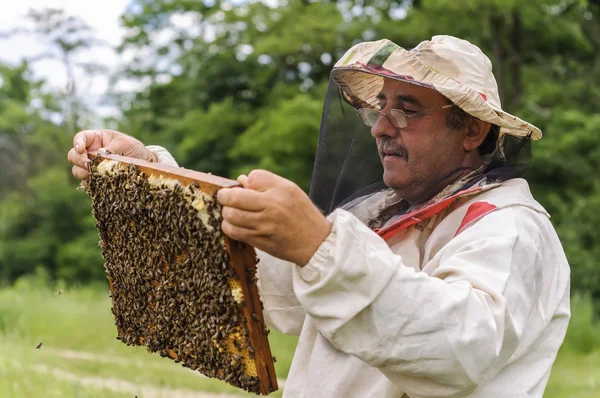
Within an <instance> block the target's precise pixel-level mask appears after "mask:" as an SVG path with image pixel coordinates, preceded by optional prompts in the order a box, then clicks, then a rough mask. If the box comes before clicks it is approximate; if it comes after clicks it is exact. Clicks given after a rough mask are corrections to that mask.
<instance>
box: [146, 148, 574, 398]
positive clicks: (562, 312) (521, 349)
mask: <svg viewBox="0 0 600 398" xmlns="http://www.w3.org/2000/svg"><path fill="white" fill-rule="evenodd" d="M153 149H154V150H155V152H158V153H157V154H158V155H159V160H160V161H161V162H164V163H174V160H172V158H171V157H170V156H167V155H168V154H167V153H166V152H160V150H161V149H160V148H158V149H156V148H153ZM487 188H491V187H487ZM392 200H394V194H393V193H392V192H391V191H384V192H380V193H378V194H375V195H373V196H371V197H370V198H369V199H367V200H365V201H363V202H362V203H360V204H359V205H358V206H356V207H354V208H352V212H353V213H354V215H353V214H351V213H349V212H347V211H344V210H336V211H335V212H333V213H332V214H331V215H330V216H329V219H330V220H331V221H332V222H333V229H332V232H331V234H330V235H329V237H328V238H327V239H326V240H325V242H323V244H322V245H321V246H320V247H319V249H318V250H317V252H316V253H315V254H314V256H313V257H312V259H311V260H310V262H309V263H308V264H307V265H306V266H304V267H302V268H300V267H298V266H296V265H294V264H292V263H289V262H286V261H282V260H279V259H276V258H274V257H272V256H270V255H268V254H266V253H263V252H259V257H260V260H261V261H260V262H259V287H260V291H261V297H262V300H263V302H264V305H265V318H266V320H267V322H268V323H269V324H270V326H271V327H273V328H275V329H277V330H278V331H280V332H282V333H288V334H299V335H300V338H299V342H298V347H297V349H296V353H295V356H294V361H293V363H292V368H291V370H290V373H289V376H288V379H287V383H286V386H285V390H284V397H286V398H287V397H289V398H294V397H306V398H315V397H327V398H331V397H344V398H346V397H397V398H400V397H406V396H408V397H410V398H425V397H472V398H500V397H502V398H505V397H506V398H509V397H510V398H524V397H531V398H538V397H542V396H543V392H544V388H545V386H546V383H547V381H548V377H549V375H550V371H551V368H552V364H553V362H554V360H555V358H556V354H557V351H558V349H559V347H560V345H561V344H562V341H563V339H564V336H565V333H566V330H567V324H568V320H569V317H570V310H569V265H568V263H567V259H566V258H565V255H564V252H563V249H562V246H561V243H560V241H559V239H558V237H557V235H556V232H555V230H554V228H553V227H552V224H551V223H550V221H549V219H548V217H549V216H548V214H547V213H546V211H545V210H544V209H543V208H542V206H541V205H540V204H538V203H537V202H536V201H535V200H534V199H533V197H532V196H531V193H530V191H529V187H528V184H527V182H526V181H525V180H522V179H514V180H509V181H508V182H505V183H503V184H502V185H500V186H498V187H495V188H493V189H488V190H486V191H480V190H479V189H475V190H474V192H471V195H469V196H463V197H461V198H459V199H457V200H456V201H454V200H447V201H446V202H448V203H445V204H443V203H442V205H443V206H440V203H438V204H436V205H434V207H435V206H437V207H435V209H434V210H435V211H434V212H433V213H436V214H433V215H432V214H431V213H432V211H430V210H431V209H432V207H430V208H429V210H427V209H425V211H420V212H417V213H415V214H413V213H411V214H409V215H407V216H404V217H403V218H401V219H400V220H395V224H393V225H395V226H396V228H393V225H392V226H391V227H388V231H387V233H384V232H386V231H381V235H383V236H386V237H387V241H386V240H384V239H382V238H381V237H380V236H379V235H378V234H377V233H375V232H374V231H372V230H370V229H369V228H368V227H367V226H366V225H365V223H366V222H367V221H368V220H369V219H370V218H372V217H374V216H376V215H377V214H378V213H379V212H380V211H381V210H382V209H384V208H386V207H387V206H388V205H389V204H390V203H391V202H390V201H392ZM446 205H447V206H446ZM440 209H441V210H440ZM427 213H429V214H427ZM392 223H393V222H392ZM390 228H392V229H391V230H390ZM405 394H406V395H405Z"/></svg>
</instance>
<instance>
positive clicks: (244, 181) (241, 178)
mask: <svg viewBox="0 0 600 398" xmlns="http://www.w3.org/2000/svg"><path fill="white" fill-rule="evenodd" d="M237 182H239V183H240V184H242V187H244V188H248V176H247V175H246V174H241V175H240V176H239V177H238V178H237Z"/></svg>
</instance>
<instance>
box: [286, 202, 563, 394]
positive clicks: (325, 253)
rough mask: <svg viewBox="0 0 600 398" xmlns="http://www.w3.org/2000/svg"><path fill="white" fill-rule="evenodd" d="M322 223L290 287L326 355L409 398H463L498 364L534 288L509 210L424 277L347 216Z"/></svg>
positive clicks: (470, 234) (526, 250) (464, 237)
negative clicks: (325, 231) (327, 347)
mask: <svg viewBox="0 0 600 398" xmlns="http://www.w3.org/2000/svg"><path fill="white" fill-rule="evenodd" d="M330 220H332V221H333V229H332V232H331V234H330V235H329V236H328V238H327V239H326V240H325V241H324V242H323V244H321V246H320V247H319V249H318V250H317V252H316V253H315V254H314V256H313V258H311V260H310V262H309V263H308V264H307V265H306V266H304V267H302V268H300V267H294V271H293V274H294V275H293V276H294V281H293V284H294V290H295V293H296V296H297V298H298V300H299V302H300V303H301V305H302V306H303V308H304V309H305V310H306V312H307V314H308V315H309V316H310V317H311V319H312V320H313V321H314V323H315V326H316V328H317V329H318V331H319V332H320V334H321V335H322V336H324V337H325V338H326V339H327V340H328V341H329V342H330V343H331V344H332V345H333V346H334V347H336V348H337V349H339V350H341V351H343V352H345V353H347V354H350V355H353V356H355V357H357V358H359V359H361V360H362V361H363V362H365V363H367V364H369V365H371V366H374V367H377V368H379V369H380V371H381V372H382V373H383V374H385V375H386V376H387V377H388V378H389V379H390V380H391V381H392V382H393V383H395V384H397V385H398V386H401V387H402V388H403V389H404V391H406V393H407V394H408V395H409V396H411V397H433V396H435V397H452V396H465V395H467V394H469V393H470V392H472V391H474V390H475V389H476V388H477V386H478V385H479V384H481V383H483V382H485V381H487V380H489V379H490V378H491V377H493V376H494V374H495V373H497V372H498V371H499V369H501V368H502V367H503V366H505V365H506V363H507V361H508V360H509V358H510V356H511V355H512V354H513V353H514V352H515V349H516V347H517V345H518V343H519V340H520V337H521V336H522V334H523V330H524V327H525V324H526V323H527V319H528V316H529V314H530V312H531V311H535V308H536V306H537V305H538V303H537V299H538V295H540V294H541V292H540V291H541V290H542V289H541V287H540V285H539V280H538V281H536V278H540V275H539V274H540V271H539V270H536V269H535V268H534V266H535V265H536V256H538V255H539V248H538V246H539V245H538V242H536V239H537V238H536V236H535V235H536V234H535V233H531V234H527V233H524V232H523V231H522V230H519V226H518V222H517V219H516V217H515V215H514V214H513V210H512V209H511V208H507V209H502V210H497V211H495V212H493V213H490V214H488V215H486V216H485V217H483V218H482V219H481V220H479V221H478V222H477V223H475V224H474V225H472V226H471V227H469V228H467V229H465V230H464V231H463V232H461V233H460V234H459V235H458V236H456V237H455V238H454V239H452V240H451V241H450V242H449V243H448V244H447V245H446V247H444V249H443V252H441V253H438V254H439V255H440V257H441V258H440V259H439V267H438V268H437V270H436V271H435V273H434V274H433V275H432V276H429V275H427V274H426V273H424V272H416V271H415V270H414V269H413V268H412V267H408V266H406V265H405V264H403V262H402V258H401V257H400V256H399V255H397V254H394V253H393V252H392V250H391V249H390V248H389V246H388V245H387V244H386V242H385V241H384V240H383V239H381V238H380V237H379V236H378V235H377V234H375V233H374V232H372V231H371V230H370V229H368V228H367V227H366V226H365V225H363V224H362V223H361V222H360V221H359V220H358V219H356V218H355V217H354V216H352V215H351V214H350V213H348V212H345V211H343V210H336V211H335V212H334V213H333V214H332V215H331V216H330ZM438 228H439V227H438ZM530 232H531V231H530ZM529 235H531V236H529ZM538 238H539V236H538ZM548 265H549V266H550V265H551V264H548ZM542 329H543V327H540V333H541V330H542Z"/></svg>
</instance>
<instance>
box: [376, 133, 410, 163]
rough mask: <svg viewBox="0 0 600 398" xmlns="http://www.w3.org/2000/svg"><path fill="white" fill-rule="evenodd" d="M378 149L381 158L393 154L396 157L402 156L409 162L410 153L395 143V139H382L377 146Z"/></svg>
mask: <svg viewBox="0 0 600 398" xmlns="http://www.w3.org/2000/svg"><path fill="white" fill-rule="evenodd" d="M377 149H378V151H379V155H380V156H382V157H383V156H384V154H392V155H396V156H400V157H401V158H404V160H407V161H408V151H407V150H406V148H404V147H403V146H401V145H398V143H396V142H395V141H394V139H392V138H390V137H382V138H381V141H380V142H379V145H377Z"/></svg>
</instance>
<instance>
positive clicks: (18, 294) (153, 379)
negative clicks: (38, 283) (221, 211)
mask: <svg viewBox="0 0 600 398" xmlns="http://www.w3.org/2000/svg"><path fill="white" fill-rule="evenodd" d="M269 340H270V343H271V350H272V353H273V355H275V356H276V357H277V362H276V363H275V370H276V373H277V375H278V377H279V378H285V377H286V376H287V373H288V371H289V367H290V365H291V361H292V357H293V353H294V349H295V346H296V341H297V338H296V337H293V336H283V335H281V334H279V333H277V332H275V331H272V332H271V334H270V336H269ZM39 342H43V345H42V348H41V349H39V350H36V349H35V346H36V345H37V344H38V343H39ZM64 350H71V351H78V352H85V353H95V354H97V355H100V356H101V358H100V359H101V360H93V359H73V358H68V359H67V358H64V357H63V356H62V355H61V352H63V351H64ZM0 352H3V353H4V354H5V356H6V357H8V358H18V361H19V365H20V366H22V368H24V369H27V368H31V367H32V366H33V365H32V364H34V363H35V364H38V365H39V364H42V365H45V366H47V367H49V368H50V369H59V370H62V371H65V372H69V373H73V374H77V375H78V376H81V377H102V378H118V379H120V380H126V381H129V382H132V383H135V384H140V385H154V386H157V387H168V388H176V389H187V390H194V391H206V392H225V393H229V394H239V395H240V396H247V395H248V394H246V393H245V392H243V391H241V390H239V389H237V388H234V387H232V386H230V385H228V384H226V383H224V382H221V381H219V380H216V379H210V378H206V377H202V376H201V375H200V374H199V373H196V372H192V371H190V370H189V369H185V368H183V367H182V366H181V365H179V364H176V363H174V362H173V361H171V360H169V359H165V358H161V357H160V356H158V355H157V354H150V353H149V352H147V351H146V349H145V348H143V347H128V346H126V345H124V344H123V343H121V342H119V341H118V340H116V328H115V326H114V319H113V316H112V314H111V312H110V299H109V298H108V293H107V292H103V291H98V290H97V289H96V290H95V289H78V290H74V291H69V290H65V291H64V292H63V293H62V294H60V295H57V294H56V293H55V292H54V291H50V290H47V289H39V288H37V289H30V288H26V287H24V288H21V289H0ZM111 359H114V360H111ZM1 363H2V362H0V364H1ZM0 366H1V365H0ZM13 367H14V366H13ZM39 377H42V376H39ZM43 377H46V378H47V377H51V376H50V375H43ZM2 379H3V380H2V382H4V383H8V381H6V380H13V379H14V380H17V379H18V378H16V373H13V374H11V375H6V376H5V375H3V376H2ZM21 382H22V383H23V384H27V382H26V375H25V374H24V375H23V380H21ZM1 385H2V384H0V386H1ZM63 387H65V388H66V389H65V391H69V388H70V387H68V383H67V386H63ZM0 391H2V390H1V389H0ZM65 394H66V395H64V396H65V397H70V396H78V397H79V396H82V397H83V396H85V397H87V396H95V395H81V394H83V393H79V394H80V395H72V394H74V393H69V392H66V393H65ZM69 394H71V395H69ZM22 396H23V397H27V396H29V395H22ZM30 396H32V397H33V396H36V395H30ZM37 396H41V395H37ZM97 396H110V397H112V395H103V394H99V395H97ZM129 396H130V395H129ZM273 396H275V397H277V396H281V391H278V392H276V393H275V394H273ZM0 397H4V395H1V394H0ZM130 397H131V396H130Z"/></svg>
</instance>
